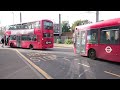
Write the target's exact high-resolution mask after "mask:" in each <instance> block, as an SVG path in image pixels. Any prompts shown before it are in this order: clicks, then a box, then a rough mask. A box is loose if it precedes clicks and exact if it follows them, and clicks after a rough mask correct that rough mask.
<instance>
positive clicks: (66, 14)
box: [0, 11, 120, 26]
mask: <svg viewBox="0 0 120 90" xmlns="http://www.w3.org/2000/svg"><path fill="white" fill-rule="evenodd" d="M20 12H21V13H22V22H31V21H36V20H41V19H50V20H52V21H53V22H54V23H59V14H61V21H69V24H70V25H72V24H73V23H74V22H75V21H76V20H80V19H81V20H85V19H87V20H89V21H92V22H95V21H96V11H0V26H4V25H11V24H13V23H14V24H17V23H20ZM13 18H14V19H13ZM112 18H120V11H99V20H107V19H112Z"/></svg>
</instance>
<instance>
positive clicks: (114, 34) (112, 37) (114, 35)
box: [100, 26, 119, 44]
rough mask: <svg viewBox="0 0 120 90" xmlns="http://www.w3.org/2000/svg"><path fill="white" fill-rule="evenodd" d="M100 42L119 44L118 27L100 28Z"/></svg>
mask: <svg viewBox="0 0 120 90" xmlns="http://www.w3.org/2000/svg"><path fill="white" fill-rule="evenodd" d="M100 43H102V44H119V27H118V26H113V27H106V28H101V29H100Z"/></svg>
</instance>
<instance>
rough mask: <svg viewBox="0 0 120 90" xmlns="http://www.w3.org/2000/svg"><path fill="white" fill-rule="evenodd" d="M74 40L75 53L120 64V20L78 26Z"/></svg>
mask: <svg viewBox="0 0 120 90" xmlns="http://www.w3.org/2000/svg"><path fill="white" fill-rule="evenodd" d="M73 38H74V39H73V40H74V51H75V53H77V54H80V55H82V56H88V57H89V58H91V59H96V58H100V59H103V60H109V61H114V62H120V18H115V19H110V20H106V21H101V22H97V23H94V24H88V25H82V26H76V27H75V31H74V37H73Z"/></svg>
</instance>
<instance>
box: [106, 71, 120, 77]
mask: <svg viewBox="0 0 120 90" xmlns="http://www.w3.org/2000/svg"><path fill="white" fill-rule="evenodd" d="M104 72H105V73H107V74H110V75H113V76H117V77H120V75H118V74H115V73H111V72H108V71H104Z"/></svg>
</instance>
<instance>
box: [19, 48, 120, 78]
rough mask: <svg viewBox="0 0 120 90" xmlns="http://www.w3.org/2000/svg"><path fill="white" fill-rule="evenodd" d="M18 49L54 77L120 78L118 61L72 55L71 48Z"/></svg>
mask: <svg viewBox="0 0 120 90" xmlns="http://www.w3.org/2000/svg"><path fill="white" fill-rule="evenodd" d="M18 51H20V52H21V53H22V54H23V55H24V56H25V57H27V58H28V59H29V60H30V61H32V62H33V63H34V64H35V65H37V66H38V67H39V68H40V69H42V70H43V71H45V72H46V73H47V74H48V75H50V76H51V77H52V78H54V79H120V63H114V62H109V61H104V60H100V59H97V60H91V59H89V58H87V57H81V56H79V55H74V53H73V50H72V48H60V47H59V48H53V49H46V50H29V49H18Z"/></svg>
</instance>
